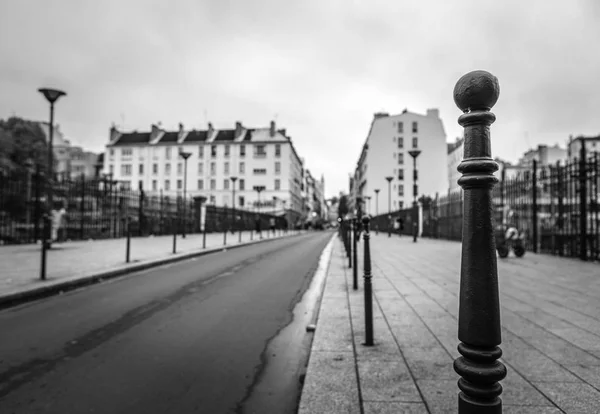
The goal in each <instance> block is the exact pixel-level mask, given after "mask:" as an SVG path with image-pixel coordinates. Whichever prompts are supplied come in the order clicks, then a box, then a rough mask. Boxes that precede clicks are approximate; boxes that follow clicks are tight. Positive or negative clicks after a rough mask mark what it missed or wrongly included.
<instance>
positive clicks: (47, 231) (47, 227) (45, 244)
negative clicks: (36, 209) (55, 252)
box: [40, 213, 52, 280]
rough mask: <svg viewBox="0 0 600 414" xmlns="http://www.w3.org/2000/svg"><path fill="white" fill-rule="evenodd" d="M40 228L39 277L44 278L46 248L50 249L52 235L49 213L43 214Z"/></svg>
mask: <svg viewBox="0 0 600 414" xmlns="http://www.w3.org/2000/svg"><path fill="white" fill-rule="evenodd" d="M42 220H43V223H44V224H43V228H42V262H41V264H40V279H42V280H46V270H47V266H48V258H47V256H48V250H50V243H49V240H50V237H52V229H51V226H52V220H51V219H50V215H49V214H47V213H46V214H44V217H43V219H42Z"/></svg>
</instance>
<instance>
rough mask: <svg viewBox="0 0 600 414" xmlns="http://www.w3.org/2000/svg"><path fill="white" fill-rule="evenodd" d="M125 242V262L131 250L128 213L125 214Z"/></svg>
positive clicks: (127, 260)
mask: <svg viewBox="0 0 600 414" xmlns="http://www.w3.org/2000/svg"><path fill="white" fill-rule="evenodd" d="M126 225H127V243H126V245H125V263H129V258H130V252H131V221H130V219H129V215H127V223H126Z"/></svg>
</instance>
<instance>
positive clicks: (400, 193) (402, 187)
mask: <svg viewBox="0 0 600 414" xmlns="http://www.w3.org/2000/svg"><path fill="white" fill-rule="evenodd" d="M398 195H399V196H404V185H402V184H400V185H399V186H398Z"/></svg>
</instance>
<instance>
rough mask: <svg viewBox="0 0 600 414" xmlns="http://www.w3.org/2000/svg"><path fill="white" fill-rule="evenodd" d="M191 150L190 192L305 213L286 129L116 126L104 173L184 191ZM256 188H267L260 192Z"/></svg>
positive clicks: (215, 200)
mask: <svg viewBox="0 0 600 414" xmlns="http://www.w3.org/2000/svg"><path fill="white" fill-rule="evenodd" d="M180 152H183V153H188V154H189V158H188V159H187V186H186V187H187V188H186V190H187V196H188V197H190V198H191V197H194V196H199V195H201V196H204V197H206V200H207V203H209V204H215V205H220V206H229V207H231V206H232V201H233V182H232V180H231V177H237V181H236V182H235V207H236V208H241V209H247V210H248V209H250V210H253V211H261V212H266V213H275V214H278V215H281V214H283V213H284V211H285V212H287V214H288V216H289V217H290V218H291V219H293V220H296V219H297V216H298V215H299V214H300V212H301V211H302V203H303V200H302V195H301V180H302V171H303V166H302V161H301V159H300V157H299V156H298V154H297V153H296V150H295V148H294V146H293V144H292V141H291V139H290V137H289V136H287V135H286V130H285V129H279V130H278V129H276V126H275V122H271V125H270V127H268V128H245V127H244V126H243V125H242V124H241V123H240V122H236V125H235V128H234V129H217V128H214V127H213V125H212V124H210V123H209V124H208V129H207V130H187V131H186V130H185V129H184V127H183V125H182V124H180V125H179V131H165V130H163V129H162V128H160V127H159V126H158V125H152V129H151V131H150V132H137V131H133V132H121V131H118V130H117V129H116V128H115V127H114V126H113V127H112V128H111V130H110V140H109V143H108V144H107V145H106V151H105V155H104V173H105V174H109V175H112V179H113V180H116V181H118V182H120V183H121V184H122V185H124V186H129V187H131V188H143V189H144V191H146V193H154V194H156V193H162V194H163V195H169V196H177V195H182V194H183V188H184V173H185V170H186V161H185V160H184V159H183V157H181V156H180ZM257 188H262V191H261V192H260V193H259V192H258V191H257Z"/></svg>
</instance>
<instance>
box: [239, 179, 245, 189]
mask: <svg viewBox="0 0 600 414" xmlns="http://www.w3.org/2000/svg"><path fill="white" fill-rule="evenodd" d="M245 189H246V181H245V180H244V179H243V178H240V191H244V190H245Z"/></svg>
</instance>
